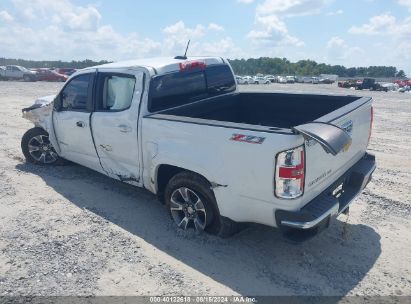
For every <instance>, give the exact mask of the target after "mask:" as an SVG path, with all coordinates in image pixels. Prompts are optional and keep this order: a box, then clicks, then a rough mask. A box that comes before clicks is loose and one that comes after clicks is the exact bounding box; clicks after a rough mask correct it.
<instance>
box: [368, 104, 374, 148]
mask: <svg viewBox="0 0 411 304" xmlns="http://www.w3.org/2000/svg"><path fill="white" fill-rule="evenodd" d="M370 115H371V117H370V130H369V131H368V144H369V143H370V139H371V134H372V124H373V122H374V108H373V107H371V111H370ZM368 144H367V145H368Z"/></svg>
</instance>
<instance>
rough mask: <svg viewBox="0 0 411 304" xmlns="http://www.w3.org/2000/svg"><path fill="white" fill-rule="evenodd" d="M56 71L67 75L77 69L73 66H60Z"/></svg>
mask: <svg viewBox="0 0 411 304" xmlns="http://www.w3.org/2000/svg"><path fill="white" fill-rule="evenodd" d="M55 71H56V72H57V73H59V74H63V75H66V76H71V75H72V74H74V73H75V72H76V71H77V70H76V69H73V68H58V69H55Z"/></svg>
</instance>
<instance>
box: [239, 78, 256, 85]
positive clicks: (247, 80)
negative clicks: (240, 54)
mask: <svg viewBox="0 0 411 304" xmlns="http://www.w3.org/2000/svg"><path fill="white" fill-rule="evenodd" d="M242 78H243V81H244V83H243V84H250V83H254V79H253V77H251V76H243V77H242Z"/></svg>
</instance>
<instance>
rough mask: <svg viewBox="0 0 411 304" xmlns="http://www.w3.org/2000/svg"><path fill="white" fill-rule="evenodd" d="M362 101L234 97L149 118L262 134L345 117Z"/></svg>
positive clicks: (288, 96) (276, 95)
mask: <svg viewBox="0 0 411 304" xmlns="http://www.w3.org/2000/svg"><path fill="white" fill-rule="evenodd" d="M361 99H362V98H360V97H355V96H331V95H311V94H310V95H307V94H289V93H234V94H230V95H225V96H221V97H216V98H209V99H205V100H201V101H197V102H193V103H190V104H187V105H183V106H180V107H176V108H172V109H168V110H164V111H161V112H159V113H157V114H154V115H150V118H159V119H172V120H177V119H179V118H181V119H182V120H183V121H186V122H197V123H206V121H213V123H212V124H216V122H222V123H223V122H224V123H226V122H228V123H229V124H228V125H227V126H228V127H234V124H241V125H253V126H261V127H265V128H257V129H258V130H260V131H261V130H263V129H266V128H267V127H268V129H270V130H272V129H290V128H292V127H293V126H298V125H301V124H304V123H307V122H311V121H315V120H318V119H319V118H323V117H324V116H326V115H327V114H330V113H332V112H335V111H337V110H342V108H344V110H343V112H344V113H346V112H347V111H350V109H352V108H355V107H356V106H360V105H361V104H362V103H363V102H361ZM348 105H350V106H348ZM347 106H348V107H347ZM334 114H335V115H333V118H335V116H336V113H334ZM330 120H331V119H330ZM232 123H234V124H232ZM238 127H240V125H238Z"/></svg>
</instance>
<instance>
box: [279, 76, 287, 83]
mask: <svg viewBox="0 0 411 304" xmlns="http://www.w3.org/2000/svg"><path fill="white" fill-rule="evenodd" d="M278 82H279V83H287V77H285V76H278Z"/></svg>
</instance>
